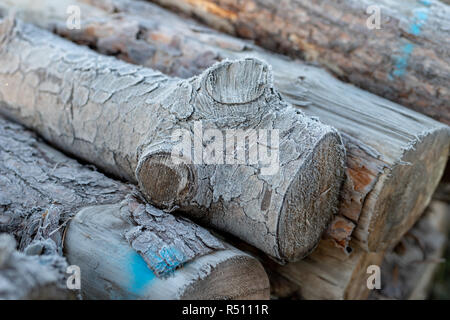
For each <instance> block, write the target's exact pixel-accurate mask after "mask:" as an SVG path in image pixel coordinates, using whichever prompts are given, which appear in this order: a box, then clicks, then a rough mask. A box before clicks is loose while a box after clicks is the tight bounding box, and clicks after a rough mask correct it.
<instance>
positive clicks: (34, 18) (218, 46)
mask: <svg viewBox="0 0 450 320" xmlns="http://www.w3.org/2000/svg"><path fill="white" fill-rule="evenodd" d="M76 3H77V5H80V7H83V6H85V7H83V12H84V13H85V15H84V20H83V23H82V25H81V29H80V30H69V29H67V27H66V25H65V14H64V8H63V7H62V4H61V2H59V1H47V2H46V7H45V10H44V7H39V8H38V9H30V8H29V7H27V8H23V7H20V6H21V1H15V2H14V7H15V8H16V12H17V14H18V16H20V17H22V18H25V19H27V21H31V22H33V23H37V24H39V25H41V26H43V27H45V28H49V29H52V30H54V31H55V32H56V33H58V34H59V35H61V36H64V37H66V38H68V39H71V40H73V41H75V42H77V43H81V44H87V45H89V46H90V47H91V48H95V49H96V50H97V51H99V52H102V53H105V54H109V55H114V56H117V57H118V58H121V59H123V60H126V61H129V62H132V63H134V64H138V65H144V66H147V67H151V68H155V69H158V70H160V71H161V72H163V73H166V74H168V75H172V76H177V77H181V78H188V77H192V76H195V75H199V74H201V72H202V71H203V70H204V68H206V67H210V66H211V65H213V64H214V63H216V62H218V61H222V60H223V59H226V58H228V59H242V58H245V57H256V58H258V59H261V60H264V61H267V62H268V63H269V64H270V65H272V66H273V73H274V83H275V85H276V87H277V88H278V90H279V91H280V93H281V94H282V96H283V97H284V98H285V99H286V100H287V101H288V102H290V103H292V104H293V105H294V106H296V107H297V108H299V109H301V110H303V111H304V112H305V113H306V114H308V115H310V116H312V117H319V118H320V121H322V122H324V123H326V124H328V125H331V126H333V127H335V128H337V129H338V130H339V131H340V132H341V134H342V137H343V140H344V143H345V148H346V153H347V157H346V179H345V182H344V186H343V190H342V193H341V199H340V204H339V215H338V216H337V217H335V219H334V220H333V222H332V223H331V225H330V227H329V229H328V232H327V235H326V236H327V237H328V236H329V237H331V238H332V239H333V240H334V242H335V243H336V244H337V245H338V246H339V247H340V248H343V249H344V250H348V251H350V250H351V248H350V247H349V246H350V244H349V243H350V241H351V239H353V240H354V242H353V244H352V245H351V246H355V245H356V244H357V245H358V246H361V247H362V248H364V249H365V250H370V251H376V250H378V251H383V250H384V249H385V248H386V247H387V246H388V245H389V244H390V243H393V242H396V241H398V240H399V239H400V238H401V236H402V235H404V234H405V232H406V231H407V230H408V229H409V228H410V227H411V226H412V225H413V224H414V222H415V221H416V220H417V219H418V217H419V216H420V214H421V213H422V212H423V210H424V208H425V207H426V206H427V204H428V202H429V200H430V198H431V194H432V193H433V191H434V190H435V188H436V185H437V183H438V181H439V179H440V177H441V175H442V170H443V167H444V166H445V162H446V159H447V157H448V145H449V129H448V127H447V126H445V125H443V124H440V123H437V122H436V121H433V120H431V119H429V118H427V117H426V116H423V115H420V114H418V113H416V112H413V111H411V110H408V109H406V108H404V107H402V106H400V105H397V104H395V103H392V102H390V101H388V100H385V99H382V98H379V97H377V96H374V95H372V94H369V93H367V92H364V91H362V90H360V89H357V88H355V87H353V86H351V85H346V84H344V83H342V82H340V81H337V80H336V79H334V78H333V77H332V76H330V75H329V74H328V73H326V72H325V71H323V70H321V69H319V68H316V67H313V66H309V65H305V64H303V63H300V62H299V61H291V60H289V59H287V58H286V57H282V56H277V55H275V54H271V53H268V52H266V51H263V50H262V49H260V48H258V47H256V46H255V45H253V44H251V43H249V42H245V41H243V40H239V39H236V38H232V37H230V36H226V35H223V34H220V33H217V32H215V31H213V30H211V29H208V28H206V27H203V26H200V25H198V24H196V23H193V22H192V21H189V20H186V19H183V18H181V17H178V16H176V15H174V14H171V13H170V12H168V11H167V10H164V9H161V8H159V7H157V6H155V5H153V4H150V3H145V2H138V1H129V0H110V1H105V0H90V1H83V2H80V1H77V2H76ZM10 7H12V5H11V4H9V5H5V8H10ZM43 12H53V15H52V16H51V17H46V18H43V17H44V13H43ZM57 12H59V13H60V14H57ZM405 204H406V205H405ZM374 230H376V232H373V231H374Z"/></svg>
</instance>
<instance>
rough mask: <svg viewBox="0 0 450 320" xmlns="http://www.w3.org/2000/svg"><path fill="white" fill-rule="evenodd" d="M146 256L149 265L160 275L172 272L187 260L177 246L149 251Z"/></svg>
mask: <svg viewBox="0 0 450 320" xmlns="http://www.w3.org/2000/svg"><path fill="white" fill-rule="evenodd" d="M145 258H146V260H147V261H148V263H149V265H150V266H151V267H152V269H153V270H155V272H156V274H158V275H160V276H168V275H170V274H172V273H173V272H174V271H175V269H176V268H177V267H179V266H180V265H182V264H183V263H184V262H186V258H185V256H184V254H183V253H182V252H180V251H179V250H177V249H175V248H167V247H165V248H162V249H161V250H160V251H159V252H158V253H155V252H151V251H148V252H146V253H145Z"/></svg>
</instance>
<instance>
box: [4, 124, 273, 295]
mask: <svg viewBox="0 0 450 320" xmlns="http://www.w3.org/2000/svg"><path fill="white" fill-rule="evenodd" d="M81 212H84V213H83V214H81ZM91 213H95V216H96V217H98V216H101V217H103V219H102V220H97V221H96V220H95V219H88V220H86V221H84V222H83V223H82V225H80V224H78V223H77V221H80V219H81V216H83V217H85V216H88V217H91V215H90V214H91ZM100 222H101V223H109V225H108V228H105V227H104V225H102V224H101V223H100ZM119 226H120V228H119ZM0 231H1V232H8V233H10V234H12V235H14V236H15V238H16V240H17V242H18V247H19V249H20V251H23V252H25V253H26V254H27V255H30V256H32V257H28V256H24V255H23V254H19V255H18V256H17V255H16V254H14V255H13V256H14V257H15V256H17V257H19V258H20V259H19V260H17V263H18V264H19V265H18V264H17V263H16V262H14V261H16V260H14V259H13V260H11V264H8V263H6V264H5V262H4V261H10V260H8V259H6V258H5V259H3V258H0V296H1V294H2V292H7V293H5V295H6V294H8V297H9V296H10V293H8V292H11V290H12V289H11V288H12V287H11V285H12V284H14V285H17V286H20V287H21V288H22V289H21V290H28V289H27V288H30V290H31V289H32V288H34V283H35V282H36V285H39V288H40V286H41V285H40V283H41V282H42V283H44V284H45V283H47V281H48V282H49V285H50V284H51V283H52V282H51V281H53V280H52V279H54V277H55V276H56V275H61V274H62V277H63V280H64V279H65V278H64V275H66V276H67V274H66V273H65V272H66V267H67V263H66V260H65V258H63V257H62V256H61V255H62V254H63V253H64V256H65V257H66V258H67V260H68V262H69V263H70V264H74V265H77V266H79V267H80V268H81V279H82V287H81V290H82V294H83V296H84V297H87V298H103V299H105V298H119V297H122V298H127V297H133V298H152V297H155V295H156V296H158V297H159V298H161V299H179V298H181V297H185V298H205V299H209V298H215V297H216V293H217V294H219V293H220V297H222V298H232V297H241V298H252V297H253V298H267V295H268V280H267V276H266V275H265V273H264V270H263V269H262V267H261V265H260V263H259V262H257V261H256V260H255V259H254V258H251V257H250V256H248V255H246V254H244V253H242V252H240V251H238V250H236V249H234V248H232V247H231V246H229V245H226V244H225V243H224V242H222V241H220V240H218V239H217V238H215V237H214V236H212V235H211V233H209V232H208V231H207V230H205V229H203V228H201V227H199V226H197V225H195V224H194V223H192V222H191V221H189V220H187V219H186V218H183V217H178V216H173V215H171V214H169V213H166V212H163V211H161V210H158V209H156V208H154V207H152V206H150V205H149V204H146V203H145V201H143V199H141V196H140V194H139V193H138V192H137V190H136V188H135V187H134V186H132V185H127V184H125V183H122V182H119V181H115V180H112V179H111V178H108V177H106V176H104V175H103V174H101V173H99V172H97V171H95V170H94V169H93V168H92V167H90V166H83V165H81V164H79V163H78V162H77V161H75V160H73V159H70V158H68V157H67V156H65V155H63V154H62V153H60V152H59V151H56V150H55V149H53V148H51V147H49V146H48V145H46V144H44V143H42V142H41V141H40V140H39V139H37V138H36V136H35V134H34V133H31V132H30V131H27V130H25V129H24V128H23V127H22V126H20V125H17V124H13V123H11V122H8V121H6V120H4V119H2V118H0ZM0 243H1V242H0ZM9 247H10V246H8V248H9ZM105 248H106V249H105ZM102 249H105V250H104V251H101V250H102ZM8 250H9V249H8ZM8 250H7V252H11V250H9V251H8ZM0 251H2V249H0ZM102 253H103V255H102ZM5 254H6V253H5ZM8 254H9V253H8ZM2 257H6V256H5V255H3V254H2ZM22 260H23V261H24V266H23V267H20V263H19V261H22ZM25 262H26V263H25ZM37 263H40V264H42V270H43V271H45V270H44V269H45V268H46V266H47V267H48V268H50V269H51V268H53V269H51V270H49V271H48V272H47V271H45V272H44V273H42V275H41V276H39V275H38V273H33V272H32V271H31V270H29V268H28V267H29V266H30V268H32V266H33V265H34V264H37ZM187 265H189V267H188V266H187ZM3 266H4V267H5V268H6V269H5V271H3V269H2V268H3ZM19 267H20V269H17V268H19ZM249 268H252V269H253V270H254V273H253V272H252V273H250V272H248V269H249ZM11 270H12V271H11ZM52 270H53V271H52ZM40 271H41V269H36V272H39V273H40ZM15 272H18V273H21V274H25V273H27V274H28V273H29V276H30V279H28V280H30V281H31V280H32V279H35V280H33V282H27V281H28V280H27V279H22V280H20V281H19V280H17V281H16V282H14V281H13V282H11V281H12V280H5V282H2V279H3V278H2V276H5V277H6V278H5V279H10V278H11V276H12V275H13V274H14V275H15V274H16V273H15ZM217 274H220V275H222V276H224V277H227V276H231V275H233V274H240V276H239V277H237V278H236V279H237V280H238V281H241V282H242V284H243V287H240V286H239V285H238V284H237V283H235V282H231V283H230V285H229V286H224V285H222V284H221V283H220V282H217V283H214V279H217V278H218V275H217ZM139 276H140V277H144V278H151V279H153V280H152V285H150V284H149V286H147V287H146V288H143V290H142V291H141V290H140V289H141V288H140V287H139V290H137V288H136V286H139V283H140V282H139V281H137V280H136V281H135V280H133V279H135V278H136V277H139ZM34 277H35V278H34ZM25 278H26V277H25ZM219 278H220V276H219ZM57 279H59V278H57ZM55 281H56V280H55ZM11 283H12V284H11ZM111 283H114V284H115V285H116V286H115V289H111V288H110V287H111ZM63 285H64V288H66V287H65V280H64V281H63ZM204 286H209V289H208V290H206V289H205V287H204ZM51 288H52V287H51V286H50V287H49V290H50V289H51ZM37 289H38V287H37ZM37 289H36V290H37ZM144 289H145V290H144ZM2 290H3V291H2ZM216 291H217V292H216ZM20 292H21V291H18V293H17V294H19V293H20ZM27 292H28V291H27ZM27 292H25V291H24V293H23V295H22V293H20V295H22V296H23V297H25V296H27V297H28V296H29V297H31V298H36V297H37V296H36V295H35V293H33V295H31V293H27ZM30 292H31V291H30ZM52 292H53V291H52ZM65 292H66V294H68V293H67V292H68V290H66V291H65ZM36 294H37V293H36ZM49 294H50V293H49ZM30 295H31V296H30ZM41 295H42V296H43V297H46V296H45V295H44V293H42V294H41ZM48 297H50V296H48ZM63 297H64V296H63V295H61V298H63Z"/></svg>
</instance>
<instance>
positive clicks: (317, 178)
mask: <svg viewBox="0 0 450 320" xmlns="http://www.w3.org/2000/svg"><path fill="white" fill-rule="evenodd" d="M0 29H1V32H0V51H1V52H0V66H1V68H0V69H1V70H0V83H3V84H4V85H2V86H0V101H1V105H0V112H1V113H3V114H4V115H6V116H8V117H10V118H12V119H15V120H17V121H18V122H21V123H23V124H25V125H26V126H28V127H30V128H33V129H34V130H36V131H37V132H39V133H40V134H41V135H42V136H43V137H44V138H45V139H47V140H48V141H51V142H52V143H54V144H55V145H56V146H58V147H59V148H61V149H62V150H64V151H66V152H68V153H70V154H73V155H75V156H77V157H79V158H81V159H83V160H85V161H88V162H90V163H93V164H96V165H97V166H98V167H99V168H101V169H103V170H104V171H106V172H109V173H112V174H114V175H115V176H117V177H120V178H124V179H126V180H128V181H131V182H138V183H139V186H140V189H141V190H142V192H143V194H144V196H145V197H146V198H147V199H148V200H149V201H150V202H151V203H152V204H154V205H156V206H157V207H160V208H164V209H166V210H167V211H171V210H174V209H176V208H179V209H180V210H181V211H183V212H185V213H186V214H187V215H188V216H189V217H192V218H194V219H196V221H199V222H201V223H203V224H205V225H209V226H213V227H215V228H217V229H220V230H223V231H226V232H229V233H231V234H233V235H236V236H238V237H240V238H241V239H243V240H245V241H247V242H249V243H251V244H253V245H254V246H256V247H258V248H260V249H261V250H263V251H264V252H266V253H267V254H269V255H271V256H272V257H274V259H278V260H280V261H296V260H298V259H301V258H303V257H304V256H305V255H307V254H309V253H310V252H311V251H312V250H313V249H314V248H315V247H316V245H317V243H318V242H319V239H320V237H321V234H322V233H323V231H324V230H325V229H326V227H327V225H328V223H329V221H330V218H331V216H332V214H333V213H334V211H336V206H337V201H338V194H339V190H340V186H341V183H342V179H343V174H344V170H343V167H344V161H343V159H344V154H345V150H344V147H343V145H342V142H341V138H340V135H339V134H338V133H337V131H336V130H335V129H333V128H332V127H330V126H327V125H323V124H321V123H320V122H319V121H318V120H317V119H312V118H309V117H307V116H305V115H304V114H303V113H302V112H301V111H300V110H297V109H295V108H293V107H292V106H291V105H289V104H288V103H286V102H285V101H284V100H283V99H282V98H281V96H280V95H279V93H278V92H277V91H276V90H275V89H274V88H273V85H272V74H271V71H270V67H269V66H268V65H267V64H266V63H264V62H262V61H260V60H257V59H254V58H248V59H245V58H244V59H239V60H236V61H234V62H232V61H223V62H221V63H218V64H216V65H214V66H212V67H211V68H209V69H207V70H206V71H205V72H203V73H202V74H201V75H199V76H197V77H193V78H190V79H187V80H181V79H179V78H171V77H168V76H165V75H163V74H162V73H160V72H157V71H154V70H152V69H147V68H142V67H137V66H134V65H131V64H128V63H125V62H122V61H118V60H116V59H114V58H111V57H105V56H102V55H99V54H96V53H94V52H92V51H91V50H89V49H87V48H83V47H79V46H76V45H74V44H72V43H70V42H68V41H66V40H64V39H60V38H59V37H57V36H54V35H52V34H51V33H48V32H47V31H44V30H41V29H38V28H36V27H34V26H31V25H26V24H23V23H21V22H20V21H17V22H15V21H14V20H11V19H5V20H4V21H3V22H2V23H1V26H0ZM17 52H19V53H20V55H17ZM228 135H230V136H231V138H229V136H228ZM223 136H226V138H227V139H225V140H226V141H225V144H224V143H223ZM257 136H258V137H257ZM268 138H270V142H269V141H268ZM256 139H258V140H256ZM192 140H194V141H193V143H192ZM235 140H238V141H237V142H236V141H235ZM246 140H248V141H249V142H248V143H245V141H246ZM220 142H222V143H220ZM235 143H237V145H238V147H235ZM192 145H193V146H192ZM224 145H226V150H225V152H223V153H221V151H223V149H224ZM180 149H181V150H180ZM186 149H187V151H186ZM192 149H194V150H192ZM227 150H228V151H227ZM180 151H183V152H182V155H181V153H180ZM192 151H193V154H194V156H193V157H191V156H192V154H191V152H192ZM202 153H203V156H202ZM224 155H225V160H224ZM242 155H243V157H242ZM223 181H227V183H223Z"/></svg>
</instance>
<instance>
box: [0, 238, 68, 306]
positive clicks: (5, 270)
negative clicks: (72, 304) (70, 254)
mask: <svg viewBox="0 0 450 320" xmlns="http://www.w3.org/2000/svg"><path fill="white" fill-rule="evenodd" d="M55 248H56V247H55ZM66 267H67V262H66V260H65V259H64V258H63V257H59V256H58V255H57V254H55V253H46V254H44V255H26V254H24V253H23V252H19V251H17V250H16V242H15V240H14V238H13V237H12V236H11V235H9V234H6V233H2V234H0V300H53V299H55V300H61V299H73V298H74V295H72V294H71V292H70V291H69V290H67V288H66V281H65V278H66V277H65V271H66Z"/></svg>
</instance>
